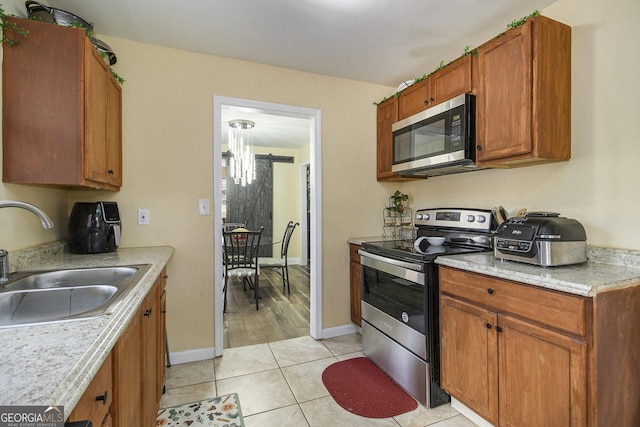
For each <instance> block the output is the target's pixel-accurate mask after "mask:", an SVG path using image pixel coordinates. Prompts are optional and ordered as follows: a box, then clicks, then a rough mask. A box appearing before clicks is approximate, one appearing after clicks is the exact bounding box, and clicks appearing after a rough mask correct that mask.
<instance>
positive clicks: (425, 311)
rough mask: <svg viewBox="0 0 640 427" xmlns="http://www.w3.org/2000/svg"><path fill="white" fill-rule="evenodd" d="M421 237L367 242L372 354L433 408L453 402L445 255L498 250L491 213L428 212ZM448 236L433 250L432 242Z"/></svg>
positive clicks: (422, 216)
mask: <svg viewBox="0 0 640 427" xmlns="http://www.w3.org/2000/svg"><path fill="white" fill-rule="evenodd" d="M415 225H416V227H417V236H418V237H417V239H416V240H415V241H407V240H384V241H379V242H367V243H363V245H362V249H360V251H359V252H360V256H361V257H360V259H361V261H360V263H361V264H362V347H363V351H364V353H365V355H366V356H367V357H368V358H369V359H371V360H372V361H373V362H374V363H375V364H376V365H378V367H380V368H381V369H382V370H383V371H385V372H386V373H387V374H388V375H389V376H391V377H392V378H393V379H394V380H395V381H396V382H397V383H398V384H399V385H400V386H402V387H403V388H404V389H405V390H406V391H407V392H409V393H410V394H411V395H413V396H414V397H415V398H416V399H417V400H418V401H419V402H420V403H422V404H423V405H424V406H427V407H435V406H438V405H441V404H443V403H445V402H448V401H449V395H448V394H447V393H445V392H444V391H443V390H442V389H441V388H440V344H439V310H438V291H439V286H438V268H437V264H435V262H434V261H435V259H436V258H437V257H439V256H447V255H455V254H463V253H470V252H480V251H490V250H492V246H493V245H492V234H491V232H492V230H494V229H495V228H496V226H497V224H496V222H495V220H494V218H493V216H492V213H491V211H490V210H478V209H453V208H444V209H421V210H418V211H416V220H415ZM427 236H429V237H431V236H436V237H442V238H444V242H443V243H442V244H430V243H428V241H427V240H426V237H427Z"/></svg>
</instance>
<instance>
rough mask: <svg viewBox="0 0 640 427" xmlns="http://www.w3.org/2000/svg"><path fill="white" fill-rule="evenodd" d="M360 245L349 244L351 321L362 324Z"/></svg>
mask: <svg viewBox="0 0 640 427" xmlns="http://www.w3.org/2000/svg"><path fill="white" fill-rule="evenodd" d="M358 249H360V245H356V244H353V243H351V244H349V271H350V286H349V288H350V296H351V298H350V300H351V321H352V322H353V323H355V324H356V325H358V326H362V303H361V299H362V283H361V282H362V280H361V277H362V267H361V266H360V254H359V253H358Z"/></svg>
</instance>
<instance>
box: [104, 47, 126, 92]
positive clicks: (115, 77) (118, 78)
mask: <svg viewBox="0 0 640 427" xmlns="http://www.w3.org/2000/svg"><path fill="white" fill-rule="evenodd" d="M105 55H106V54H105ZM109 71H111V75H112V76H113V78H114V79H116V81H117V82H118V83H120V86H122V84H123V83H124V82H126V80H125V79H123V78H122V77H120V75H119V74H118V73H116V72H115V71H114V69H113V68H111V67H109Z"/></svg>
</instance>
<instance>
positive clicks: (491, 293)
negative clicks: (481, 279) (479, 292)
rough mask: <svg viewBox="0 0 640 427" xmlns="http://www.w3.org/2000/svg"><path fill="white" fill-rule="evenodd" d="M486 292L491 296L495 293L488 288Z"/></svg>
mask: <svg viewBox="0 0 640 427" xmlns="http://www.w3.org/2000/svg"><path fill="white" fill-rule="evenodd" d="M487 292H488V293H489V295H493V293H494V292H495V291H494V290H493V289H492V288H489V289H487Z"/></svg>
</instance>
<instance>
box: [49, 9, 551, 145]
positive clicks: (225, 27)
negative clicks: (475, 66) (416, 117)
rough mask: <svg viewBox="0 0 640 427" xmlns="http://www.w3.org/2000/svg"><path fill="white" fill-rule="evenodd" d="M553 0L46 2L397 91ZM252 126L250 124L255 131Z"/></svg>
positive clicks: (191, 43) (140, 30)
mask: <svg viewBox="0 0 640 427" xmlns="http://www.w3.org/2000/svg"><path fill="white" fill-rule="evenodd" d="M554 1H555V0H448V1H447V0H180V1H176V0H109V1H105V0H49V1H48V3H49V4H50V5H51V6H53V7H57V8H60V9H63V10H66V11H69V12H71V13H74V14H76V15H78V16H81V17H82V18H84V19H86V20H87V21H90V22H93V23H94V24H95V28H94V30H95V33H96V34H98V35H101V34H106V35H110V36H115V37H121V38H125V39H130V40H136V41H139V42H143V43H150V44H155V45H161V46H166V47H171V48H176V49H182V50H188V51H193V52H199V53H205V54H210V55H216V56H222V57H229V58H236V59H242V60H247V61H252V62H259V63H263V64H270V65H275V66H280V67H285V68H290V69H294V70H300V71H306V72H311V73H317V74H323V75H327V76H333V77H340V78H346V79H353V80H359V81H365V82H371V83H377V84H381V85H385V86H391V87H394V88H396V87H398V86H399V85H400V83H402V82H403V81H405V80H409V79H413V78H415V77H417V76H421V75H423V74H425V73H427V74H428V73H430V72H432V71H433V70H434V69H435V68H436V67H437V66H438V65H439V64H440V61H445V62H449V61H451V60H453V59H455V58H456V57H458V56H460V54H462V52H463V51H464V49H465V47H466V46H471V47H476V46H478V45H480V44H482V43H483V42H485V41H487V40H489V39H490V38H492V37H494V36H495V35H497V34H498V33H500V32H501V31H503V30H504V29H505V28H506V25H507V23H509V22H511V21H512V20H514V19H516V18H521V17H522V16H525V15H528V14H529V13H531V12H532V11H533V10H535V9H542V8H544V7H546V6H548V5H549V4H551V3H553V2H554ZM115 53H116V55H117V53H118V52H117V51H116V52H115ZM116 70H117V64H116ZM389 95H391V93H390V94H389ZM234 118H237V117H234ZM255 121H256V122H257V123H258V120H255ZM265 126H266V125H265ZM294 127H295V124H294ZM258 129H259V128H258V126H257V125H256V134H257V132H258ZM307 133H308V132H307Z"/></svg>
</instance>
